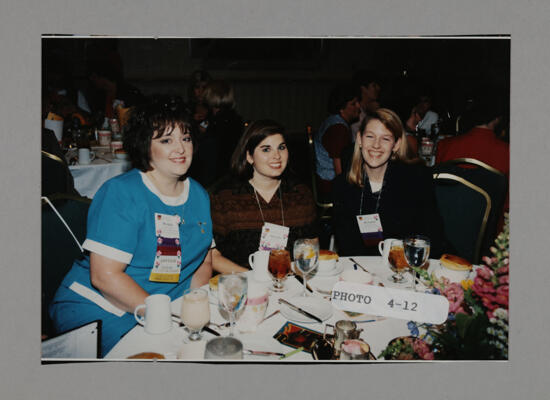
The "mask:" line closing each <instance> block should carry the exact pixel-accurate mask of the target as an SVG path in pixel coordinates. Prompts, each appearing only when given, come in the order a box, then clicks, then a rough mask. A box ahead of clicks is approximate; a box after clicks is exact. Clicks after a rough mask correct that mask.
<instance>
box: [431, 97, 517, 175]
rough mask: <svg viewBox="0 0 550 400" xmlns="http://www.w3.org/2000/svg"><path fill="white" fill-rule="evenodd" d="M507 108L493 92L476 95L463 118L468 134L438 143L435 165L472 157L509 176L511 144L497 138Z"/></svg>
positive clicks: (504, 119)
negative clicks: (492, 94)
mask: <svg viewBox="0 0 550 400" xmlns="http://www.w3.org/2000/svg"><path fill="white" fill-rule="evenodd" d="M505 109H506V107H505V105H503V104H500V101H499V96H491V93H490V91H487V92H485V93H482V94H479V95H477V96H475V97H474V99H473V100H472V104H471V106H470V108H469V110H468V111H466V112H465V113H464V115H463V116H462V118H461V120H462V124H463V126H465V129H467V132H466V133H464V134H462V135H459V136H456V137H451V138H446V139H443V140H441V141H440V142H439V143H438V145H437V153H436V159H435V162H436V164H439V163H441V162H444V161H448V160H453V159H455V158H462V157H470V158H475V159H477V160H479V161H483V162H484V163H486V164H489V165H490V166H492V167H493V168H496V169H498V170H499V171H500V172H502V173H503V174H505V175H506V176H509V174H510V145H509V144H508V143H506V142H505V141H503V140H501V139H499V138H497V135H498V134H500V132H501V130H502V127H503V122H505V121H506V116H507V113H506V112H505Z"/></svg>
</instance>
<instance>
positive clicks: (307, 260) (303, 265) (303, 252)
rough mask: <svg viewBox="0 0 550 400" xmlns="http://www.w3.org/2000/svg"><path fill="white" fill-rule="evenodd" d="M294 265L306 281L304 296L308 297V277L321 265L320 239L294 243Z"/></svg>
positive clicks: (300, 240) (302, 240)
mask: <svg viewBox="0 0 550 400" xmlns="http://www.w3.org/2000/svg"><path fill="white" fill-rule="evenodd" d="M294 263H295V265H296V267H297V268H298V269H299V270H300V271H301V272H302V277H303V279H304V291H303V293H302V296H304V297H307V296H308V293H307V275H308V274H309V273H310V272H311V271H313V270H314V269H315V268H317V265H319V239H317V238H314V239H297V240H296V241H295V242H294Z"/></svg>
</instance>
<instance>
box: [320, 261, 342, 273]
mask: <svg viewBox="0 0 550 400" xmlns="http://www.w3.org/2000/svg"><path fill="white" fill-rule="evenodd" d="M318 268H319V267H317V269H316V270H315V276H334V275H338V274H339V273H340V272H342V271H343V270H344V263H341V262H337V263H336V265H335V266H334V268H332V269H329V270H327V271H321V270H319V269H318Z"/></svg>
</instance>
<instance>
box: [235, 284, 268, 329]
mask: <svg viewBox="0 0 550 400" xmlns="http://www.w3.org/2000/svg"><path fill="white" fill-rule="evenodd" d="M268 303H269V291H268V290H267V287H266V286H264V285H262V284H259V283H255V282H249V283H248V292H247V299H246V304H245V308H244V312H243V313H242V314H241V316H240V317H239V319H238V321H237V324H236V326H237V329H238V330H239V331H240V332H255V331H256V328H257V327H258V325H259V324H260V322H261V321H262V320H263V318H264V315H265V311H266V309H267V305H268Z"/></svg>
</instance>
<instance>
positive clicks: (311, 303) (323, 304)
mask: <svg viewBox="0 0 550 400" xmlns="http://www.w3.org/2000/svg"><path fill="white" fill-rule="evenodd" d="M288 301H289V302H290V303H292V304H294V305H295V306H296V307H300V308H302V309H303V310H305V311H307V312H310V313H312V314H313V315H315V316H316V317H319V318H320V319H321V320H322V321H326V320H327V319H329V318H330V317H332V305H331V304H330V302H328V301H326V300H323V299H320V298H319V297H293V298H291V299H289V300H288ZM281 314H282V315H283V317H285V318H286V319H288V320H289V321H294V322H301V323H305V324H314V323H317V321H315V320H313V319H311V318H309V317H307V316H305V315H304V314H301V313H299V312H298V311H294V310H293V309H291V308H290V307H289V306H287V305H286V304H284V303H282V304H281Z"/></svg>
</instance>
